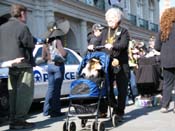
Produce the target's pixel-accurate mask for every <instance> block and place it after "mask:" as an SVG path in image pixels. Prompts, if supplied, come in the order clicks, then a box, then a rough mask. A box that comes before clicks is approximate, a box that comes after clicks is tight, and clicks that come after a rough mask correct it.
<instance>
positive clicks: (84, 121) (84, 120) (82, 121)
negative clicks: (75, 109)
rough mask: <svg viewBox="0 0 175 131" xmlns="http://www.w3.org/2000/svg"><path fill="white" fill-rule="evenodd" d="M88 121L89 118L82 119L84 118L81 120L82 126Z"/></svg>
mask: <svg viewBox="0 0 175 131" xmlns="http://www.w3.org/2000/svg"><path fill="white" fill-rule="evenodd" d="M87 121H88V120H87V119H82V120H81V127H85V126H86V123H87Z"/></svg>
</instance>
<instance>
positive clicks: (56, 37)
mask: <svg viewBox="0 0 175 131" xmlns="http://www.w3.org/2000/svg"><path fill="white" fill-rule="evenodd" d="M50 25H51V26H50ZM50 25H49V27H48V32H47V39H46V44H45V45H44V46H43V51H42V57H43V59H44V60H45V61H47V63H48V90H47V93H46V96H45V102H44V107H43V115H44V116H48V115H50V117H59V116H63V115H64V113H62V112H61V102H60V95H61V85H62V82H63V79H64V72H65V66H64V60H65V57H66V54H67V53H66V51H65V49H64V47H63V45H62V42H61V40H60V36H62V35H65V34H66V33H67V32H68V30H69V23H68V21H64V22H61V23H57V22H52V23H51V24H50ZM65 27H66V28H65Z"/></svg>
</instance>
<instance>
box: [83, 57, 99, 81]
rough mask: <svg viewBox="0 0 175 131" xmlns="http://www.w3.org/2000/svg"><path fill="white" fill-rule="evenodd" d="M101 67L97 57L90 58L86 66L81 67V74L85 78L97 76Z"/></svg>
mask: <svg viewBox="0 0 175 131" xmlns="http://www.w3.org/2000/svg"><path fill="white" fill-rule="evenodd" d="M101 69H102V66H101V64H100V61H99V60H98V59H95V58H92V59H90V60H89V61H88V62H87V64H86V66H85V67H84V68H83V70H82V73H81V75H82V76H84V77H85V78H92V77H98V75H99V70H101Z"/></svg>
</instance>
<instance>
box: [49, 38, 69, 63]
mask: <svg viewBox="0 0 175 131" xmlns="http://www.w3.org/2000/svg"><path fill="white" fill-rule="evenodd" d="M49 51H50V55H51V60H52V61H54V62H55V63H63V62H65V60H66V59H65V58H64V57H63V56H62V55H61V53H60V52H59V50H58V49H57V48H56V41H53V42H52V43H51V44H50V45H49Z"/></svg>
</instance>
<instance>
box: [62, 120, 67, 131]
mask: <svg viewBox="0 0 175 131" xmlns="http://www.w3.org/2000/svg"><path fill="white" fill-rule="evenodd" d="M63 131H68V129H67V125H66V122H64V124H63Z"/></svg>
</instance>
